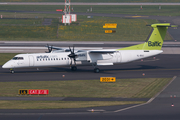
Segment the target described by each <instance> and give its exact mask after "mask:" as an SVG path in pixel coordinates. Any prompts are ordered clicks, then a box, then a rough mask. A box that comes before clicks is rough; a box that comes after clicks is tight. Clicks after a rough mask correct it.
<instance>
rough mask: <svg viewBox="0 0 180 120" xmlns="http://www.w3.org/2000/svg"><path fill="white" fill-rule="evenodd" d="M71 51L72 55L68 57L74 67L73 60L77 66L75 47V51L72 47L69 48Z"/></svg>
mask: <svg viewBox="0 0 180 120" xmlns="http://www.w3.org/2000/svg"><path fill="white" fill-rule="evenodd" d="M69 50H70V52H71V53H70V54H69V55H68V57H70V59H71V63H70V66H72V60H74V64H75V66H76V56H77V55H76V54H75V53H74V46H73V50H71V47H69Z"/></svg>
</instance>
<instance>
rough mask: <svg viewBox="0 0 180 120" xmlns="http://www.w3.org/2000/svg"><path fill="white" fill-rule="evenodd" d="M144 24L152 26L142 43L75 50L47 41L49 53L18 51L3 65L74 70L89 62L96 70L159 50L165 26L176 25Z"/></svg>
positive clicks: (160, 51) (166, 27) (11, 67)
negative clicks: (59, 46) (52, 44)
mask: <svg viewBox="0 0 180 120" xmlns="http://www.w3.org/2000/svg"><path fill="white" fill-rule="evenodd" d="M147 26H151V27H152V28H153V29H152V32H151V33H150V35H149V37H148V39H147V41H146V42H145V43H142V44H138V45H133V46H130V47H125V48H120V49H103V50H75V49H74V46H73V48H72V49H71V47H69V49H63V48H58V47H54V46H49V45H47V46H46V47H48V50H49V52H48V53H32V54H18V55H16V56H14V57H13V58H12V59H11V60H9V61H8V62H6V63H5V64H4V65H3V66H2V68H5V69H10V72H11V73H14V69H16V68H31V67H36V68H39V67H59V66H70V68H71V70H72V71H76V70H77V65H92V66H93V67H94V72H95V73H99V72H100V69H99V68H98V66H108V65H116V64H122V63H128V62H132V61H135V60H139V59H143V58H147V57H150V56H154V55H157V54H160V53H162V52H163V51H162V50H161V48H162V45H163V40H164V37H165V35H166V31H167V29H168V27H176V26H175V25H170V23H156V24H151V25H147ZM53 49H55V50H53Z"/></svg>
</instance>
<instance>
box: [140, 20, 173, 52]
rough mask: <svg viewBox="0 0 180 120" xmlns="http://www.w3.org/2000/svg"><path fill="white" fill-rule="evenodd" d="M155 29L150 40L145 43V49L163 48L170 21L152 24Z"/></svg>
mask: <svg viewBox="0 0 180 120" xmlns="http://www.w3.org/2000/svg"><path fill="white" fill-rule="evenodd" d="M150 26H151V27H152V28H153V29H154V30H153V32H152V34H151V36H150V37H149V39H148V41H147V42H145V43H144V45H143V48H142V49H143V50H161V48H162V45H163V41H164V37H165V35H166V31H167V29H168V27H170V23H158V24H152V25H150Z"/></svg>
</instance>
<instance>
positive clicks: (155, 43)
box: [148, 41, 161, 47]
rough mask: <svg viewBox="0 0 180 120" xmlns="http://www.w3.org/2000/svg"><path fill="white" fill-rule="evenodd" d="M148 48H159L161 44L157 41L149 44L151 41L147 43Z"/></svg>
mask: <svg viewBox="0 0 180 120" xmlns="http://www.w3.org/2000/svg"><path fill="white" fill-rule="evenodd" d="M148 46H149V47H155V46H156V47H161V42H159V41H155V42H151V41H148Z"/></svg>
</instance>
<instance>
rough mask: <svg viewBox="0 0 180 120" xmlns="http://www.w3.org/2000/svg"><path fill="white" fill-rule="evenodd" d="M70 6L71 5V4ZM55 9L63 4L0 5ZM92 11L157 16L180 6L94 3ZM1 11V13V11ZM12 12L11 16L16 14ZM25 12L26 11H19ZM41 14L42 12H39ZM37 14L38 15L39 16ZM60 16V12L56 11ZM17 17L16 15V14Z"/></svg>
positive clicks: (80, 7) (175, 13)
mask: <svg viewBox="0 0 180 120" xmlns="http://www.w3.org/2000/svg"><path fill="white" fill-rule="evenodd" d="M91 6H92V5H73V9H74V11H73V12H83V13H85V12H88V9H89V10H90V8H91ZM71 7H72V6H71ZM56 9H64V5H0V10H3V11H4V10H10V11H33V12H34V11H51V12H55V11H56ZM92 10H93V11H92V13H112V14H126V15H128V14H129V15H146V16H148V15H158V16H179V15H180V13H179V11H180V8H179V6H178V5H162V6H161V9H160V10H159V5H143V6H142V9H140V5H94V6H92ZM3 11H2V13H3ZM0 13H1V12H0ZM2 13H1V15H3V16H4V15H6V14H8V13H9V12H6V13H5V12H4V13H3V14H2ZM11 13H13V14H14V16H13V18H14V17H15V16H16V15H17V14H18V12H17V13H15V12H11ZM21 14H26V13H21ZM41 14H42V13H41ZM41 14H39V16H41ZM56 15H58V16H59V17H61V15H62V13H59V14H58V13H56ZM16 17H17V16H16Z"/></svg>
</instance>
